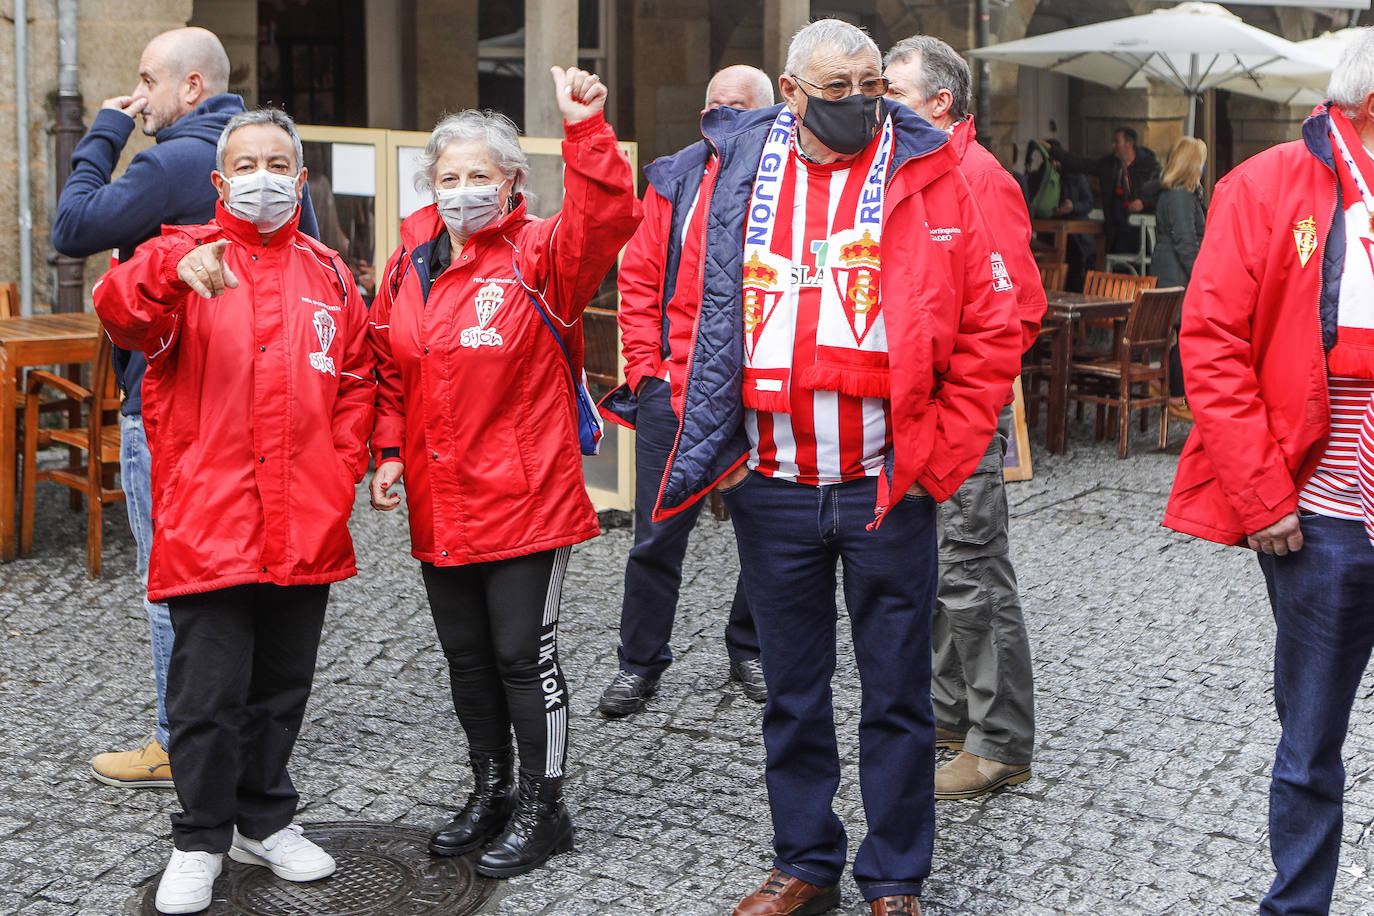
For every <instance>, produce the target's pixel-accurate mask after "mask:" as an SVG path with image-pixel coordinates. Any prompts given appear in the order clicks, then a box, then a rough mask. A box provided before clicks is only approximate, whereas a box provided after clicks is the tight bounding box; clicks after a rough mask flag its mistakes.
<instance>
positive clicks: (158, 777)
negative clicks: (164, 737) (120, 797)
mask: <svg viewBox="0 0 1374 916" xmlns="http://www.w3.org/2000/svg"><path fill="white" fill-rule="evenodd" d="M91 775H92V776H94V777H95V778H96V779H98V780H100V781H101V782H103V783H105V785H107V786H122V787H124V788H126V789H170V788H172V787H173V786H172V763H171V761H170V760H168V759H167V752H166V751H164V750H163V749H162V745H161V744H158V743H157V739H156V738H149V739H148V743H147V744H145V745H143V746H142V747H140V748H135V749H134V750H132V751H107V752H105V753H104V754H96V755H95V756H94V757H92V758H91Z"/></svg>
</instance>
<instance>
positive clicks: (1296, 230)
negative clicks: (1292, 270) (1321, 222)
mask: <svg viewBox="0 0 1374 916" xmlns="http://www.w3.org/2000/svg"><path fill="white" fill-rule="evenodd" d="M1293 242H1294V243H1295V244H1296V245H1297V246H1298V262H1299V263H1300V264H1301V265H1302V266H1303V267H1306V266H1307V261H1308V259H1309V258H1311V257H1312V253H1313V252H1314V251H1316V250H1317V221H1316V220H1315V219H1314V218H1312V217H1310V216H1309V217H1308V218H1307V219H1303V220H1298V221H1297V222H1296V223H1294V224H1293Z"/></svg>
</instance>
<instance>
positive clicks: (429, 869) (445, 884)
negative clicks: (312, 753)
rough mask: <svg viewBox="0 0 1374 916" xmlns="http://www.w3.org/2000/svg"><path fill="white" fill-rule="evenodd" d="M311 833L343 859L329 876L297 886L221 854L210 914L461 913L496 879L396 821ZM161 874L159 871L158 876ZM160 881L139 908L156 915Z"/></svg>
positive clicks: (319, 827)
mask: <svg viewBox="0 0 1374 916" xmlns="http://www.w3.org/2000/svg"><path fill="white" fill-rule="evenodd" d="M303 826H304V827H305V828H306V836H308V837H310V839H311V840H313V841H315V842H316V843H319V844H320V845H321V846H323V847H324V848H325V850H326V851H328V852H329V854H330V855H332V856H333V857H334V860H335V861H336V862H338V863H339V867H338V870H337V871H335V872H334V874H332V875H330V876H329V877H328V878H323V879H321V880H319V881H309V882H306V883H303V884H295V883H292V882H290V881H283V880H281V879H280V878H278V877H277V876H276V875H273V874H272V872H271V871H269V870H268V869H266V868H261V867H259V866H255V865H240V864H239V863H237V862H235V861H233V860H232V859H230V858H229V857H228V856H225V857H224V871H223V872H222V873H221V874H220V876H219V880H217V881H216V882H215V896H214V900H213V902H211V904H210V907H209V909H207V910H204V911H202V912H204V913H205V914H206V916H411V914H415V916H420V914H423V916H463V914H465V913H475V912H477V910H478V908H479V907H480V906H481V905H482V904H483V903H485V902H486V900H487V898H488V897H490V896H491V892H492V890H493V888H494V887H495V885H496V882H494V881H492V880H490V879H488V878H483V877H482V876H481V875H479V874H477V873H476V872H474V871H473V870H472V862H471V861H470V860H469V859H468V858H466V857H464V856H432V855H430V854H429V850H428V848H427V844H428V842H429V832H428V831H426V830H421V829H420V828H418V827H405V826H397V825H394V824H359V823H342V822H335V823H323V824H305V825H303ZM159 877H160V876H159ZM157 885H158V882H157V880H153V881H150V882H149V883H148V885H147V887H146V888H144V890H143V899H142V902H141V905H140V906H139V909H138V912H139V913H140V914H141V916H157V912H158V911H157V907H156V906H155V905H154V903H153V901H154V898H155V897H156V895H157Z"/></svg>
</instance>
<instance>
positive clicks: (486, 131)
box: [369, 67, 639, 877]
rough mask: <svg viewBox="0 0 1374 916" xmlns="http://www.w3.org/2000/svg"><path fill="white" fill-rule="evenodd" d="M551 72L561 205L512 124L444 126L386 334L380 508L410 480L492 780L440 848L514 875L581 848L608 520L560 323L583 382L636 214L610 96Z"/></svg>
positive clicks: (403, 254)
mask: <svg viewBox="0 0 1374 916" xmlns="http://www.w3.org/2000/svg"><path fill="white" fill-rule="evenodd" d="M553 79H554V85H555V88H556V90H557V93H558V103H559V108H560V110H561V111H562V114H563V119H564V135H565V139H564V141H563V158H564V161H565V164H566V169H565V173H564V181H565V189H564V197H563V204H564V205H563V209H562V211H561V212H560V213H559V214H558V215H557V216H555V217H553V218H551V219H548V220H541V219H538V218H536V217H533V216H531V215H529V214H528V213H527V212H526V209H525V207H526V202H525V199H524V195H523V194H522V193H521V192H522V189H523V188H524V186H525V185H526V183H527V182H528V180H529V164H528V162H527V160H526V158H525V154H524V153H523V152H522V151H521V149H520V141H519V137H518V136H517V134H516V131H515V126H514V125H513V124H512V123H511V122H510V120H508V119H507V118H505V117H504V116H502V115H499V114H494V113H490V112H478V111H464V112H461V113H459V114H456V115H451V116H449V117H446V118H444V119H443V120H442V121H440V122H439V124H438V125H437V126H436V127H435V128H434V132H433V133H432V134H431V135H430V139H429V144H428V145H427V146H426V148H425V152H424V155H423V157H422V158H421V163H420V165H421V168H420V173H419V174H418V175H417V178H416V184H417V186H418V187H420V188H421V189H422V190H433V192H434V196H435V198H436V203H434V204H432V205H430V206H428V207H425V208H423V209H421V210H419V211H417V212H416V213H414V214H412V215H411V216H410V217H408V218H407V219H406V220H405V222H404V223H403V224H402V225H401V247H400V248H399V249H397V251H396V252H395V253H394V254H393V255H392V256H391V259H390V261H389V262H388V264H387V267H386V271H385V273H384V274H383V275H382V283H381V288H380V289H379V291H378V296H377V299H376V301H375V302H374V304H373V308H372V315H371V323H372V327H371V331H370V338H369V339H370V340H371V343H372V346H373V349H374V351H375V353H376V355H377V360H378V366H377V369H378V381H379V387H378V400H377V422H376V427H375V429H374V430H373V434H372V447H373V450H374V451H375V453H376V457H377V463H378V467H377V472H376V474H375V475H374V477H373V479H372V490H371V493H372V505H373V507H374V508H376V509H382V510H388V509H393V508H395V507H396V506H397V505H398V504H399V502H400V496H399V495H393V494H390V493H389V490H390V488H391V487H392V486H393V485H394V484H396V483H397V482H398V481H399V480H400V479H401V476H402V474H403V473H404V475H405V484H406V505H407V508H408V509H409V513H410V536H411V552H412V554H413V555H414V556H415V557H416V558H417V559H418V560H420V562H421V573H422V575H423V577H424V581H425V589H426V591H427V592H428V595H429V603H430V610H431V613H432V614H433V616H434V624H435V627H436V629H437V630H438V634H439V641H440V643H441V644H442V645H443V648H444V655H445V657H446V658H447V660H448V667H449V680H450V684H451V687H452V691H453V705H454V709H455V711H456V712H457V714H458V720H459V722H460V723H461V724H462V726H463V731H464V732H465V733H466V734H467V739H468V753H469V756H470V758H471V761H472V768H473V780H474V787H473V791H472V793H471V794H470V795H469V796H468V800H467V804H466V805H465V806H464V807H463V809H462V811H460V812H459V813H458V815H457V816H456V817H454V819H453V820H452V821H450V822H449V823H448V824H447V825H445V826H444V827H443V828H441V829H440V830H439V831H437V832H436V833H435V834H434V836H433V837H432V838H431V840H430V850H431V851H432V852H434V853H437V854H440V855H458V854H461V853H464V852H468V851H470V850H474V849H478V848H484V849H485V852H484V853H483V855H482V857H481V859H480V860H479V862H478V864H477V869H478V871H480V872H481V873H482V874H485V875H491V876H497V877H504V876H510V875H517V874H522V873H524V872H527V871H530V870H531V869H534V868H537V867H538V866H539V865H541V864H542V863H543V862H544V861H545V860H546V859H547V858H548V857H549V856H550V855H552V854H554V853H558V852H565V851H567V850H569V849H571V848H572V837H573V833H572V823H571V820H570V819H569V817H568V813H567V810H566V808H565V807H564V806H563V803H562V781H563V764H564V760H565V758H566V755H567V717H568V694H567V686H566V684H565V683H564V680H563V673H562V671H561V669H560V668H559V664H558V650H557V633H558V605H559V597H560V591H561V589H562V582H563V572H564V569H565V568H566V566H567V562H568V553H569V549H570V547H571V545H572V544H576V543H578V542H580V541H584V540H587V539H588V538H592V537H595V536H596V535H597V533H598V531H599V528H598V525H597V519H596V513H595V511H594V510H593V509H592V505H591V502H590V500H588V498H587V494H586V490H585V489H584V487H583V482H582V460H581V455H580V454H579V450H578V438H577V430H576V427H575V416H576V407H575V404H574V400H573V389H572V376H571V375H570V373H569V365H568V360H567V359H565V357H564V355H563V352H562V350H561V349H560V347H559V343H558V340H556V339H555V337H554V333H553V327H556V328H557V330H558V335H559V337H561V338H562V340H563V343H564V344H565V345H566V346H567V349H568V351H569V352H570V353H571V354H572V358H573V362H574V363H577V364H579V368H578V374H579V375H580V362H581V354H582V324H581V314H582V310H583V308H585V307H586V304H587V302H588V301H589V300H590V299H591V297H592V295H593V294H594V293H595V292H596V289H597V287H598V286H599V285H600V283H601V280H602V278H603V277H604V276H605V275H606V272H607V271H608V270H609V269H610V267H611V265H612V264H613V263H614V262H615V258H616V253H617V252H618V251H619V250H620V248H621V246H623V245H624V244H625V242H626V241H628V240H629V238H630V236H631V234H633V232H634V229H635V225H636V224H637V223H638V222H639V206H638V202H637V201H636V200H635V195H634V182H633V175H632V174H631V171H630V164H629V162H628V160H627V159H626V158H625V156H624V155H623V154H622V153H621V152H620V149H619V147H617V145H616V139H615V134H614V133H613V132H612V131H611V128H610V126H609V125H607V124H606V122H605V120H604V118H603V116H602V110H603V108H604V107H605V101H606V88H605V86H603V85H602V84H601V82H600V81H599V79H598V78H597V77H596V76H595V75H594V74H591V73H587V72H585V71H582V70H578V69H575V68H573V69H569V70H568V71H567V72H566V73H564V71H563V70H562V68H559V67H554V68H553ZM536 300H538V303H537V305H536ZM541 308H542V310H543V312H544V313H545V314H546V315H547V316H548V320H547V322H546V320H545V318H544V317H543V316H541V314H540V310H541ZM512 729H513V730H514V732H515V737H516V744H517V745H518V747H519V750H520V774H519V776H520V778H519V781H518V790H517V789H516V788H515V786H513V782H514V780H513V778H512V772H513V767H512V756H513V755H512V752H511V744H510V735H511V731H512Z"/></svg>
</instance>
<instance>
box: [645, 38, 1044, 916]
mask: <svg viewBox="0 0 1374 916" xmlns="http://www.w3.org/2000/svg"><path fill="white" fill-rule="evenodd" d="M779 84H780V87H781V89H782V93H783V96H784V97H785V99H786V100H787V101H786V106H785V109H780V108H769V109H764V110H762V111H757V112H740V111H735V110H733V109H728V108H723V109H718V110H717V111H714V112H708V113H707V115H706V117H704V118H703V119H702V131H703V133H704V134H705V136H706V138H707V140H708V141H709V142H710V143H711V145H712V148H713V149H714V150H715V151H716V154H717V155H716V156H715V157H714V158H712V160H711V162H710V164H709V165H708V167H707V174H706V177H705V178H704V179H703V185H702V190H701V198H700V202H699V204H698V206H699V207H702V208H705V210H706V216H705V234H704V249H703V251H704V254H703V259H702V270H701V277H700V281H699V282H700V284H701V297H700V302H701V306H700V310H699V312H698V316H697V320H696V322H695V327H694V329H693V335H692V340H691V344H690V346H689V347H687V348H684V349H683V350H678V349H677V348H676V347H675V348H674V349H673V353H672V357H671V358H672V359H673V360H675V361H678V360H680V361H682V362H683V364H684V366H685V367H686V368H685V370H684V372H683V376H682V378H683V380H684V381H683V389H682V392H681V394H680V396H679V394H678V392H676V391H675V392H674V401H675V406H677V405H678V404H680V405H681V406H680V416H681V417H682V424H681V429H680V432H679V435H678V437H677V440H676V442H675V445H674V449H673V451H672V453H671V455H670V456H669V460H668V465H667V468H666V471H665V474H664V479H663V484H662V486H661V488H660V495H659V500H658V505H657V506H656V508H655V517H656V518H663V517H667V516H670V515H673V514H675V513H678V512H681V511H683V510H684V509H686V508H687V507H689V506H690V505H692V503H693V502H695V501H696V500H697V499H699V498H701V497H702V496H703V495H704V494H705V493H707V492H708V491H709V490H710V489H711V487H713V486H714V485H716V484H717V483H722V484H723V485H724V487H725V489H724V491H723V492H724V497H725V502H726V506H727V507H728V508H729V510H730V513H731V516H732V518H733V520H734V523H735V533H736V540H737V543H738V546H739V553H740V567H741V570H742V572H743V575H744V585H745V590H746V593H747V595H748V599H749V607H750V611H751V612H752V613H753V615H754V623H755V626H756V628H757V631H758V635H759V647H760V650H761V658H762V661H763V668H764V675H765V677H766V678H767V681H768V703H767V705H766V706H765V707H764V714H763V736H764V745H765V748H766V751H767V763H766V781H767V786H768V797H769V805H770V809H771V814H772V821H773V846H774V853H775V855H774V859H773V870H772V871H771V872H770V874H769V875H768V877H767V878H766V879H765V880H764V882H763V883H762V885H761V886H760V887H759V889H758V890H757V891H755V892H754V893H753V894H751V895H749V896H748V897H746V898H745V899H744V900H743V901H741V903H740V905H739V906H738V907H737V909H736V914H737V916H765V914H783V913H795V912H799V911H805V912H815V913H820V912H825V911H826V910H828V909H830V908H833V907H834V906H836V905H837V904H838V901H839V887H838V883H839V879H840V876H841V874H842V873H843V870H844V867H845V859H846V845H847V841H846V837H845V831H844V827H843V824H842V823H841V821H840V819H839V818H838V817H837V816H836V815H835V813H834V809H833V806H832V801H833V798H834V794H835V791H836V788H837V785H838V781H839V778H840V764H839V753H838V745H837V738H836V735H835V727H834V712H833V707H832V702H831V695H830V681H831V675H832V673H833V671H834V668H835V664H836V658H835V655H836V646H835V620H836V614H837V608H836V602H835V588H836V584H837V582H836V566H837V563H839V562H843V564H844V571H845V577H844V587H845V604H846V607H847V609H848V613H849V616H850V620H851V623H852V627H851V632H852V634H853V640H854V649H855V657H856V661H857V663H858V666H859V672H860V680H861V681H862V684H863V700H862V705H863V717H862V719H863V721H862V722H861V723H860V726H859V742H860V763H859V779H860V782H861V783H862V787H863V794H864V797H865V798H866V799H868V800H869V804H868V805H867V806H866V809H865V815H866V818H867V826H868V833H867V837H866V838H865V840H864V841H863V843H862V844H861V845H860V847H859V850H858V852H857V854H856V856H855V859H854V877H855V880H856V881H857V882H858V885H859V889H860V891H861V892H862V893H863V895H864V897H865V899H866V900H868V901H869V904H870V908H871V910H872V912H873V913H874V914H879V916H881V914H892V913H898V912H905V913H913V912H918V910H917V909H916V907H917V903H916V896H917V895H918V894H919V893H920V891H921V885H922V883H923V881H924V879H925V878H926V876H927V875H928V874H929V871H930V863H931V856H932V852H933V842H934V833H935V812H934V798H933V794H932V786H933V781H934V768H935V767H934V765H935V728H934V722H933V721H932V716H931V707H930V696H929V692H928V684H929V678H930V667H929V666H930V613H931V606H932V604H933V602H934V597H935V584H936V579H937V574H936V561H935V505H934V500H944V499H947V498H949V497H950V496H951V495H952V494H953V493H954V491H955V490H957V489H958V487H959V485H960V484H961V483H963V481H964V479H965V478H966V477H967V476H968V475H969V474H970V473H971V472H972V471H973V469H974V467H975V466H976V465H977V464H978V462H979V460H980V459H981V458H982V456H983V454H984V453H985V452H986V450H987V445H988V441H989V440H990V439H991V437H992V434H993V431H994V429H995V428H996V419H997V414H998V412H999V411H1000V410H1001V408H1002V406H1003V404H1005V403H1006V398H1007V391H1008V388H1009V386H1010V385H1011V381H1012V379H1013V377H1014V376H1015V375H1016V373H1017V371H1018V370H1019V368H1020V345H1021V334H1020V331H1019V328H1018V327H1017V326H1016V323H1015V321H1014V317H1013V316H1014V309H1015V302H1014V298H1013V296H1012V295H1011V292H1010V290H998V289H997V288H996V287H995V285H994V278H993V263H992V258H991V254H992V251H993V245H992V241H991V238H990V237H989V234H988V232H987V228H986V225H985V223H984V220H983V217H982V215H981V214H980V213H979V211H978V207H977V204H976V203H975V202H974V199H973V195H972V193H971V192H970V191H969V188H968V184H967V182H966V181H965V180H964V178H963V177H962V176H961V175H960V174H959V169H958V159H957V157H956V156H955V154H954V152H953V150H952V149H951V148H950V143H949V137H948V135H947V134H945V133H944V132H943V131H938V130H936V129H934V128H932V127H931V126H930V125H929V124H928V123H926V122H925V121H924V120H922V119H921V118H919V117H918V116H916V115H915V114H913V113H912V112H911V111H910V110H908V109H907V108H905V107H903V106H901V105H898V104H896V103H894V102H890V101H887V100H884V99H882V98H881V96H882V95H883V93H884V92H885V91H886V82H885V81H884V80H883V78H882V75H881V59H880V55H879V53H878V49H877V46H876V45H874V44H873V42H872V40H871V39H870V38H869V37H868V36H867V35H865V34H864V33H863V32H862V31H861V30H859V29H857V28H856V27H854V26H852V25H850V24H848V23H845V22H841V21H839V20H834V19H822V20H818V21H817V22H813V23H811V24H810V25H808V26H806V27H805V28H803V29H802V30H800V31H799V32H798V33H797V34H796V36H794V38H793V40H792V43H791V45H790V47H789V49H788V61H787V67H786V72H785V73H784V74H783V75H782V76H780V77H779ZM789 195H790V198H789ZM803 196H804V199H803ZM879 199H880V200H881V205H878V203H877V201H878V200H879ZM831 201H835V202H836V206H835V207H831V208H827V206H826V204H827V202H831ZM794 216H795V217H797V218H794ZM746 226H748V231H746ZM864 226H867V227H869V228H862V227H864ZM746 249H748V250H749V254H748V255H746V253H745V250H746ZM879 262H880V266H879ZM878 270H881V273H882V276H881V277H879V276H877V271H878ZM746 272H747V276H746ZM746 284H748V286H747V287H746ZM780 316H782V317H780ZM878 328H883V329H884V330H883V331H882V332H881V333H879V332H878V331H877V329H878ZM794 370H795V371H794ZM827 408H828V409H827ZM860 422H862V424H863V431H862V432H861V433H860V432H858V430H857V428H856V427H857V424H858V423H860ZM789 430H792V431H803V430H804V431H805V432H804V433H802V434H800V435H798V436H796V437H795V438H792V437H788V436H785V435H783V433H784V432H786V431H789ZM822 456H824V462H823V463H822V462H821V461H820V459H821V457H822ZM832 469H833V470H832Z"/></svg>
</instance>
